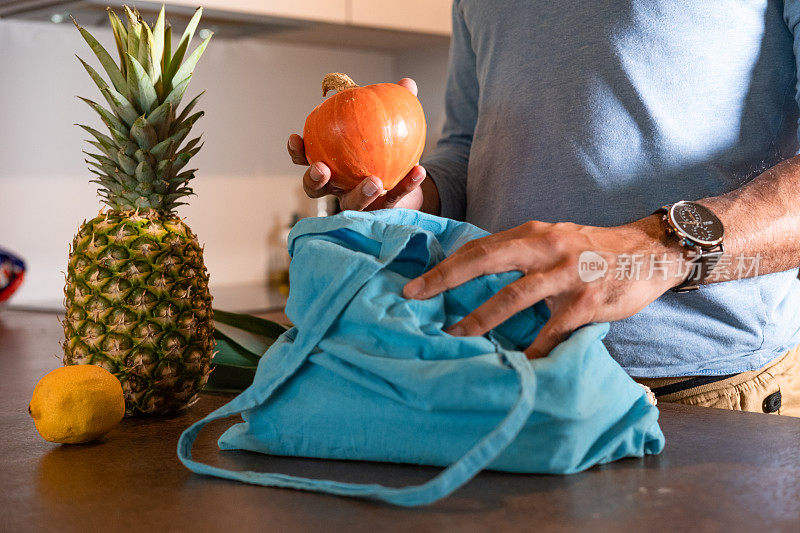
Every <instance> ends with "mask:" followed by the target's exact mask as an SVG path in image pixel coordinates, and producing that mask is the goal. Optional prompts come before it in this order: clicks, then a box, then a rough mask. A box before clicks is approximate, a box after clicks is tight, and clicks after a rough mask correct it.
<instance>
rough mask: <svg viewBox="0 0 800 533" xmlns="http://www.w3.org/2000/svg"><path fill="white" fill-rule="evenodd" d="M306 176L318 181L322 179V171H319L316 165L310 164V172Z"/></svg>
mask: <svg viewBox="0 0 800 533" xmlns="http://www.w3.org/2000/svg"><path fill="white" fill-rule="evenodd" d="M308 176H309V177H310V178H311V179H312V180H314V181H319V180H321V179H322V172H320V171H319V169H318V168H317V167H315V166H312V167H311V172H309V173H308Z"/></svg>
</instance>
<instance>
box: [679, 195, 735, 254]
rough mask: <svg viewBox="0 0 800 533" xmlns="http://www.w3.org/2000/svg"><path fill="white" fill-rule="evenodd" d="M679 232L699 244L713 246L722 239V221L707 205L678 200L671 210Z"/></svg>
mask: <svg viewBox="0 0 800 533" xmlns="http://www.w3.org/2000/svg"><path fill="white" fill-rule="evenodd" d="M669 217H670V220H671V221H672V224H673V225H674V226H675V227H676V228H677V229H678V233H679V234H681V235H682V236H683V237H686V238H688V239H690V240H692V241H694V242H695V243H697V244H701V245H707V246H713V245H715V244H719V243H720V241H722V236H723V228H722V222H720V220H719V219H718V218H717V217H716V215H714V213H712V212H711V210H709V209H708V208H706V207H703V206H702V205H700V204H696V203H694V202H678V203H676V204H674V205H673V206H672V208H671V209H670V211H669Z"/></svg>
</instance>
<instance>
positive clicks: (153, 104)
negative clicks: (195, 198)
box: [73, 6, 211, 215]
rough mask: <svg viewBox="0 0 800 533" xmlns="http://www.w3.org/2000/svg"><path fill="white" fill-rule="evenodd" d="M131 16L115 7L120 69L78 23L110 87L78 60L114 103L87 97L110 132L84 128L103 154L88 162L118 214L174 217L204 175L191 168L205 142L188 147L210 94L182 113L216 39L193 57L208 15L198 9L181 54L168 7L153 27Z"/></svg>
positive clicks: (196, 140) (131, 12)
mask: <svg viewBox="0 0 800 533" xmlns="http://www.w3.org/2000/svg"><path fill="white" fill-rule="evenodd" d="M123 11H124V14H123V15H124V22H123V19H122V18H120V17H119V16H118V15H117V14H116V13H115V12H114V11H112V10H111V9H110V8H109V9H108V18H109V20H110V21H111V29H112V31H113V33H114V42H115V43H116V46H117V52H118V54H119V63H117V62H116V61H115V60H114V59H113V58H112V57H111V54H109V53H108V51H107V50H106V49H105V48H103V46H102V45H101V44H100V43H99V42H98V41H97V39H95V38H94V37H93V36H92V35H91V34H90V33H89V32H88V31H86V30H85V29H84V28H82V27H81V26H80V25H78V22H77V21H75V19H73V22H74V23H75V26H76V27H77V28H78V31H80V33H81V35H82V36H83V38H84V40H85V41H86V43H87V44H88V45H89V48H91V50H92V52H94V55H95V56H96V57H97V60H98V61H99V62H100V65H101V66H102V68H103V71H104V72H105V74H106V76H107V77H108V81H106V79H105V78H103V76H101V75H100V74H99V73H98V72H97V71H96V70H95V69H94V68H92V67H91V66H90V65H89V64H88V63H86V62H85V61H84V60H83V59H81V58H80V57H78V60H79V61H80V62H81V64H82V65H83V68H84V69H86V72H87V73H88V74H89V77H91V78H92V81H94V83H95V85H96V86H97V88H98V89H99V90H100V94H101V95H102V96H103V98H104V99H105V101H106V103H107V104H108V107H104V106H102V105H100V104H98V103H97V102H94V101H92V100H89V99H87V98H81V100H83V101H84V102H86V104H87V105H89V107H91V108H92V109H94V110H95V112H96V113H97V114H98V115H100V119H101V120H102V121H103V123H104V124H105V125H106V127H107V128H108V131H109V134H110V135H106V134H104V133H101V132H100V131H98V130H96V129H94V128H91V127H89V126H83V125H80V124H79V126H80V127H81V128H83V129H84V131H86V132H87V133H89V134H90V135H91V136H92V140H88V141H87V142H88V143H89V144H90V145H91V146H92V147H93V148H94V149H96V150H94V151H92V152H88V151H87V152H84V154H86V156H87V159H86V160H85V161H86V163H87V164H88V165H89V167H90V168H89V170H90V172H92V174H93V175H94V179H93V180H92V182H93V183H97V184H98V185H99V186H100V188H99V191H98V194H99V195H100V197H101V199H102V201H103V203H105V204H107V205H108V206H109V207H111V209H112V210H114V211H120V212H132V211H135V212H149V211H152V212H157V213H162V214H165V215H172V214H173V212H174V209H175V208H176V207H177V206H179V205H182V204H184V203H185V202H181V201H180V200H181V199H182V198H184V197H185V196H188V195H190V194H192V189H191V188H190V187H188V184H189V181H190V180H192V179H193V178H194V172H195V170H196V169H192V170H183V168H184V167H185V166H186V164H187V163H188V162H189V160H190V159H191V158H192V157H193V156H194V155H196V154H197V152H199V151H200V148H201V147H202V144H200V137H197V138H194V139H191V140H189V141H188V142H186V144H183V146H181V145H182V143H183V142H184V141H185V140H186V138H187V137H188V135H189V131H190V130H191V128H192V126H193V125H194V124H195V122H197V120H198V119H200V117H202V116H203V112H202V111H198V112H196V113H192V111H193V110H194V107H195V105H196V104H197V101H198V100H199V98H200V96H202V95H203V93H200V94H199V95H197V96H195V97H194V98H193V99H192V100H191V101H190V102H189V103H188V104H186V105H185V106H184V107H183V109H182V110H181V112H180V113H178V107H179V106H180V103H181V100H182V99H183V95H184V93H185V92H186V88H187V86H188V85H189V81H190V80H191V78H192V72H193V71H194V68H195V66H196V65H197V62H198V61H199V59H200V56H202V55H203V52H204V51H205V49H206V46H207V45H208V42H209V40H210V39H211V35H209V36H208V37H206V38H205V39H203V41H202V42H201V43H200V44H199V45H198V46H197V47H196V48H195V49H194V50H192V51H191V53H189V54H188V55H187V52H188V51H189V45H190V44H191V41H192V38H193V37H194V34H195V31H196V30H197V26H198V25H199V23H200V17H201V16H202V14H203V9H202V8H198V9H197V11H195V13H194V15H193V16H192V18H191V19H190V20H189V23H188V25H187V26H186V29H185V31H184V32H183V35H182V36H181V39H180V41H179V42H178V45H177V47H176V48H175V51H174V52H173V50H172V27H171V26H170V25H169V23H167V22H166V20H165V17H164V7H163V6H162V7H161V11H160V12H159V14H158V18H157V19H156V22H155V24H153V26H152V27H151V26H149V25H148V24H147V23H146V22H144V21H143V20H142V17H141V15H140V14H139V12H138V11H137V10H136V9H130V8H129V7H127V6H124V7H123Z"/></svg>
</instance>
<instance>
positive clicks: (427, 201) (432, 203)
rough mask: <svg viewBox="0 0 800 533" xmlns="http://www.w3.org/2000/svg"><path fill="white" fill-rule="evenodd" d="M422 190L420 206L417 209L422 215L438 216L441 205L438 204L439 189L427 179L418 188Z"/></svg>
mask: <svg viewBox="0 0 800 533" xmlns="http://www.w3.org/2000/svg"><path fill="white" fill-rule="evenodd" d="M420 188H421V189H422V206H421V207H420V208H419V210H420V211H422V212H424V213H430V214H431V215H438V214H439V213H440V212H441V204H440V202H439V189H438V188H437V187H436V183H434V182H433V180H432V179H431V178H430V177H428V178H427V179H426V180H425V181H423V182H422V185H421V186H420Z"/></svg>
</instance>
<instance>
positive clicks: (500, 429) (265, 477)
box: [178, 352, 536, 507]
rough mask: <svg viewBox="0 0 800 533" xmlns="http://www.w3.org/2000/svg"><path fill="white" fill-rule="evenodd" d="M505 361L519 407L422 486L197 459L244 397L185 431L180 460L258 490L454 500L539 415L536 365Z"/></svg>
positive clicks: (516, 358) (405, 501) (517, 355)
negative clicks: (207, 434)
mask: <svg viewBox="0 0 800 533" xmlns="http://www.w3.org/2000/svg"><path fill="white" fill-rule="evenodd" d="M505 359H506V361H507V362H508V363H509V364H510V365H511V367H512V368H513V369H514V370H515V371H516V372H517V375H518V376H519V385H520V392H519V397H518V398H517V401H516V402H515V404H514V406H513V407H512V408H511V410H510V411H509V413H508V415H506V417H505V418H504V419H503V421H502V422H500V424H499V425H498V426H497V427H496V428H494V429H493V430H492V431H491V432H489V434H487V435H486V436H484V437H483V438H482V439H481V440H480V441H478V443H477V444H475V445H474V446H473V447H472V449H470V450H469V451H468V452H467V453H466V454H464V455H463V456H462V457H461V458H460V459H459V460H458V461H456V462H455V463H453V464H452V465H450V466H448V467H447V468H445V469H444V470H443V471H442V472H441V473H439V474H438V475H437V476H436V477H434V478H433V479H431V480H430V481H428V482H426V483H423V484H422V485H414V486H409V487H402V488H394V487H385V486H383V485H377V484H360V483H343V482H340V481H332V480H324V479H310V478H304V477H298V476H291V475H287V474H275V473H267V472H252V471H235V470H227V469H225V468H220V467H216V466H211V465H208V464H205V463H200V462H197V461H195V460H193V459H192V453H191V449H192V444H193V443H194V440H195V438H196V437H197V434H198V433H199V432H200V430H201V429H202V428H203V426H205V425H206V424H207V423H208V422H211V421H212V420H219V419H221V418H227V417H229V416H232V415H236V414H239V413H240V412H241V411H243V410H244V409H246V408H247V407H244V406H242V405H240V404H246V403H249V402H246V400H247V399H246V398H245V397H244V395H242V396H239V397H238V398H236V399H234V400H233V401H232V402H231V403H229V404H227V405H224V406H222V407H221V408H219V409H217V410H216V411H214V412H213V413H211V414H210V415H208V416H207V417H206V418H204V419H203V420H200V421H199V422H196V423H195V424H193V425H192V426H191V427H189V429H187V430H186V431H184V432H183V434H182V435H181V437H180V440H179V441H178V456H179V457H180V460H181V462H182V463H183V464H184V465H186V467H187V468H189V469H190V470H192V471H193V472H196V473H198V474H208V475H214V476H218V477H221V478H226V479H232V480H236V481H242V482H245V483H250V484H254V485H263V486H265V487H284V488H290V489H299V490H308V491H313V492H325V493H328V494H336V495H339V496H351V497H357V498H369V499H375V500H381V501H384V502H388V503H391V504H394V505H401V506H405V507H413V506H416V505H426V504H429V503H433V502H435V501H436V500H438V499H440V498H444V497H445V496H447V495H449V494H450V493H452V492H453V491H455V490H456V489H458V488H459V487H461V486H462V485H464V484H465V483H467V482H468V481H469V480H470V479H472V478H473V477H475V476H476V475H477V474H478V473H479V472H480V471H481V470H483V469H484V468H486V467H487V466H489V465H490V464H491V463H492V462H493V461H494V460H495V459H496V458H497V457H498V456H499V455H500V454H501V453H502V452H503V450H505V449H506V447H507V446H508V445H509V444H511V443H512V442H514V439H515V438H516V437H517V435H518V434H519V432H520V431H521V430H522V428H523V427H524V426H525V423H526V422H527V421H528V418H529V417H530V415H531V413H532V412H533V408H534V396H535V392H536V377H535V375H534V373H533V369H532V367H531V364H530V362H529V361H528V359H527V358H526V357H525V354H523V353H522V352H507V353H506V354H505ZM273 390H274V389H273ZM239 398H243V401H242V402H237V400H239Z"/></svg>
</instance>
